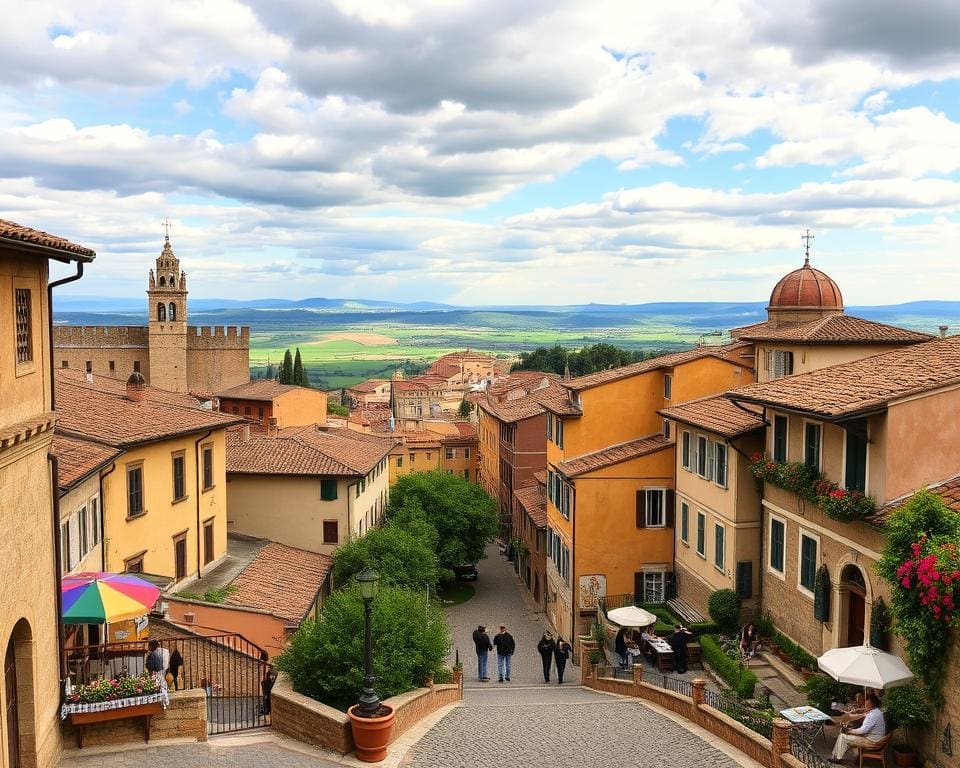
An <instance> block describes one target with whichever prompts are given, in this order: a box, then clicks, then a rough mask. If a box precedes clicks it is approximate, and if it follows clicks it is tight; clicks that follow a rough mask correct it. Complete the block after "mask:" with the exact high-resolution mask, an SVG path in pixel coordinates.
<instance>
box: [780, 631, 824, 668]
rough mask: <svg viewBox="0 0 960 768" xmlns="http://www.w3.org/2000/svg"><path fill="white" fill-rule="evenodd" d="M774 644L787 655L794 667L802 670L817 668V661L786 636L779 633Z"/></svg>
mask: <svg viewBox="0 0 960 768" xmlns="http://www.w3.org/2000/svg"><path fill="white" fill-rule="evenodd" d="M774 642H776V644H777V645H779V646H780V650H782V651H783V652H784V654H786V656H787V658H788V659H790V663H791V664H793V665H794V666H796V667H799V668H800V669H804V668H805V667H812V668H813V669H816V668H817V660H816V659H815V658H814V657H813V656H811V655H810V654H809V653H807V652H806V651H805V650H803V648H801V647H800V646H799V645H797V644H796V643H795V642H793V640H791V639H790V638H789V637H787V636H786V635H783V634H781V633H779V632H777V634H776V636H775V638H774Z"/></svg>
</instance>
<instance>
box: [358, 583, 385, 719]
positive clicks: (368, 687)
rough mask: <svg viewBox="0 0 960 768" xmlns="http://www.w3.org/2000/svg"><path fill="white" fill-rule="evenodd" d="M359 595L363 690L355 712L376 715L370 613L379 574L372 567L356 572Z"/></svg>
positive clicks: (377, 710) (362, 714) (375, 594)
mask: <svg viewBox="0 0 960 768" xmlns="http://www.w3.org/2000/svg"><path fill="white" fill-rule="evenodd" d="M357 581H358V582H360V595H361V597H363V629H364V635H363V692H362V693H361V694H360V700H359V701H358V702H357V714H358V715H360V716H361V717H376V716H377V715H378V714H379V713H380V697H379V696H377V692H376V691H374V690H373V680H374V677H373V632H372V629H371V626H370V625H371V614H372V612H373V598H375V597H376V596H377V582H378V581H380V576H379V575H378V574H377V572H376V571H375V570H373V569H372V568H364V569H363V570H362V571H361V572H360V573H358V574H357Z"/></svg>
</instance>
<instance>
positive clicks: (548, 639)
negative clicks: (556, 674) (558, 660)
mask: <svg viewBox="0 0 960 768" xmlns="http://www.w3.org/2000/svg"><path fill="white" fill-rule="evenodd" d="M556 647H557V644H556V643H555V642H553V635H551V634H550V633H549V632H544V633H543V637H541V638H540V642H539V643H537V651H538V652H539V654H540V659H541V660H542V661H543V682H545V683H549V682H550V665H551V664H552V663H553V652H554V650H555V649H556Z"/></svg>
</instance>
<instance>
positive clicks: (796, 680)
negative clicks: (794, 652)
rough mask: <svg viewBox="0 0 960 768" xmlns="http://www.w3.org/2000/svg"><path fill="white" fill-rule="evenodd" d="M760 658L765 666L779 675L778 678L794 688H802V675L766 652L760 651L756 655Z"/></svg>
mask: <svg viewBox="0 0 960 768" xmlns="http://www.w3.org/2000/svg"><path fill="white" fill-rule="evenodd" d="M758 656H760V658H762V659H763V660H764V662H766V663H767V664H769V665H770V666H771V667H773V668H774V669H775V670H777V672H778V673H779V675H780V677H782V678H783V679H784V680H786V681H787V682H788V683H790V685H792V686H793V687H794V688H797V689H799V688H800V687H802V686H803V682H804V681H803V675H801V674H800V673H799V672H797V671H796V670H794V668H793V667H791V666H790V665H789V664H786V663H785V662H782V661H780V659H778V658H777V657H776V656H774V655H773V654H772V653H769V652H768V651H760V653H759V654H758Z"/></svg>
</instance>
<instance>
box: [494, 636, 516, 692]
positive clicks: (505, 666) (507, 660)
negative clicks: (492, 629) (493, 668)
mask: <svg viewBox="0 0 960 768" xmlns="http://www.w3.org/2000/svg"><path fill="white" fill-rule="evenodd" d="M493 645H494V647H495V648H496V649H497V673H498V674H499V675H500V682H501V683H502V682H503V680H504V677H506V680H507V682H508V683H509V682H510V666H511V664H512V662H513V653H514V651H516V650H517V644H516V642H514V639H513V635H511V634H510V633H509V632H507V628H506V627H505V626H504V625H503V624H501V625H500V631H499V632H497V634H496V635H494V638H493Z"/></svg>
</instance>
